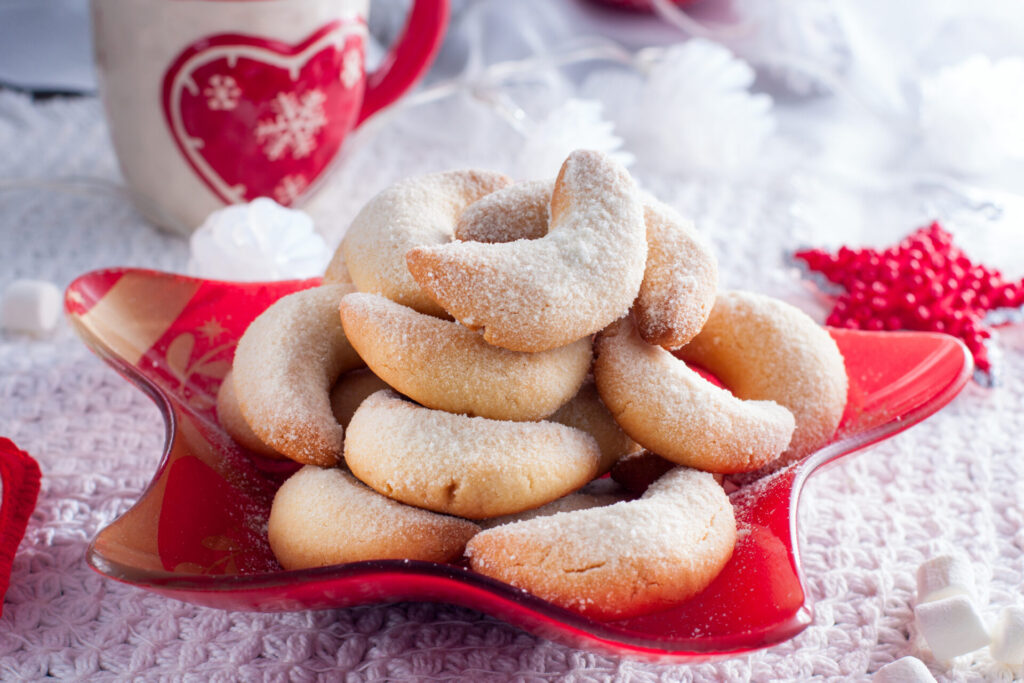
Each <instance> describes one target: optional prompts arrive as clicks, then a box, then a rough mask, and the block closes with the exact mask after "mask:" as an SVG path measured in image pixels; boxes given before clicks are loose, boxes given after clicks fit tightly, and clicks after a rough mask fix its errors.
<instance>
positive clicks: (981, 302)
mask: <svg viewBox="0 0 1024 683" xmlns="http://www.w3.org/2000/svg"><path fill="white" fill-rule="evenodd" d="M794 257H795V258H797V259H799V260H801V261H803V262H804V263H806V264H807V268H808V269H810V270H811V271H815V272H818V273H821V274H822V275H823V276H824V277H825V278H826V279H827V280H828V281H830V282H833V283H835V284H837V285H840V286H841V287H842V289H843V290H844V291H843V292H842V293H841V294H839V295H838V296H837V297H836V300H835V305H834V307H833V309H832V313H831V314H830V315H829V317H828V319H827V320H826V324H828V325H832V326H834V327H845V328H848V329H860V330H874V331H878V330H920V331H927V332H943V333H945V334H951V335H953V336H955V337H959V338H960V339H961V340H962V341H963V342H964V343H965V344H966V345H967V348H968V349H970V351H971V355H972V356H973V357H974V364H975V367H976V368H977V369H978V370H979V371H981V372H983V373H988V372H990V371H991V369H992V361H991V359H990V358H989V350H988V348H987V347H986V340H987V339H989V338H990V337H991V335H992V333H991V330H990V326H989V325H988V324H986V321H985V318H986V316H987V315H988V314H989V313H990V312H991V311H994V310H997V309H1017V308H1020V307H1021V305H1024V280H1019V281H1016V282H1009V281H1007V280H1006V279H1005V278H1004V277H1003V275H1002V273H1000V272H999V271H998V270H995V269H993V268H988V267H986V266H983V265H980V264H977V263H974V262H973V261H971V259H970V258H968V257H967V255H966V254H964V253H963V251H961V250H960V249H959V248H958V247H957V246H955V245H954V244H953V236H952V235H950V234H949V233H948V232H947V231H945V230H943V229H942V227H941V226H940V225H939V224H938V223H932V224H931V225H929V226H928V227H925V228H921V229H919V230H917V231H915V232H913V233H911V234H910V235H908V236H907V237H906V238H904V239H903V241H902V242H900V243H899V244H897V245H895V246H891V247H887V248H885V249H850V248H849V247H841V248H840V249H839V251H837V252H835V253H834V254H830V253H828V252H826V251H823V250H821V249H809V250H805V251H798V252H796V253H795V254H794Z"/></svg>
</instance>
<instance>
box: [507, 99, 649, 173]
mask: <svg viewBox="0 0 1024 683" xmlns="http://www.w3.org/2000/svg"><path fill="white" fill-rule="evenodd" d="M621 147H622V138H620V137H618V136H617V135H615V124H614V123H612V122H611V121H607V120H605V119H604V117H603V116H602V106H601V103H600V102H597V101H595V100H584V99H576V98H572V99H569V100H566V101H565V102H564V103H563V104H562V105H560V106H559V107H557V108H555V109H554V110H552V111H551V112H550V113H549V114H548V115H547V116H546V117H545V118H544V119H543V120H541V121H539V122H538V123H537V124H535V125H534V126H533V127H531V128H530V129H529V130H528V131H527V133H526V140H525V141H524V142H523V145H522V148H521V149H520V151H519V155H518V158H517V160H516V173H517V174H518V176H519V177H520V178H524V179H540V178H553V177H554V176H556V175H557V174H558V169H559V168H560V167H561V165H562V162H563V161H565V158H566V157H568V156H569V153H570V152H572V151H573V150H576V149H593V150H597V151H600V152H604V153H606V154H608V155H609V156H611V157H612V158H613V159H615V160H616V161H618V162H619V163H621V164H623V165H624V166H628V165H629V164H631V163H633V155H632V154H629V153H628V152H624V151H622V150H621Z"/></svg>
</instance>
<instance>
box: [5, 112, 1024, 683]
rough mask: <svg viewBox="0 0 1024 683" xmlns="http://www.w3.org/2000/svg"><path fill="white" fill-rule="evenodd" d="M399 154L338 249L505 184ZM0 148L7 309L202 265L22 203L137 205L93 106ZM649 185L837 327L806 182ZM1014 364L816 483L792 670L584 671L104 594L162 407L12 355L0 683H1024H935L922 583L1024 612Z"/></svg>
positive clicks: (977, 660) (397, 132) (390, 154)
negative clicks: (806, 265)
mask: <svg viewBox="0 0 1024 683" xmlns="http://www.w3.org/2000/svg"><path fill="white" fill-rule="evenodd" d="M387 136H388V138H389V139H388V140H387V144H386V145H385V144H383V143H375V145H376V146H377V147H378V148H380V149H379V150H378V151H377V152H375V155H374V157H373V159H374V161H373V163H372V164H370V163H367V162H366V161H365V160H364V161H362V162H360V163H357V162H358V160H353V164H355V166H354V170H353V172H351V173H349V172H345V173H343V174H341V175H339V176H338V177H337V178H336V180H335V182H333V184H332V187H331V188H329V191H330V192H334V193H335V195H334V197H333V198H332V201H333V202H335V210H336V211H337V212H338V213H339V214H343V215H342V216H341V217H340V218H339V219H338V222H337V223H336V224H333V225H331V226H325V227H326V232H327V233H328V234H329V235H330V236H332V237H334V238H337V236H338V235H339V234H340V231H341V230H343V226H344V221H343V219H344V218H346V217H348V216H351V215H352V213H354V211H355V210H356V209H357V208H358V206H359V205H360V204H361V202H362V201H364V200H365V199H366V198H367V197H368V196H369V195H370V193H372V192H373V191H375V190H376V189H378V188H379V187H381V186H383V185H384V184H386V183H387V182H389V181H390V180H392V179H394V178H396V177H398V176H401V175H405V174H408V173H413V172H416V171H418V170H421V167H422V168H439V167H445V166H452V165H464V164H466V163H469V162H473V163H486V162H487V160H488V155H490V156H491V157H492V158H491V161H492V162H494V163H495V164H496V165H500V164H498V161H497V156H496V155H498V154H500V152H501V150H500V148H499V149H494V148H486V147H485V146H482V144H476V143H474V144H476V146H474V144H470V145H469V149H468V150H467V149H463V150H451V151H449V152H448V153H447V156H446V155H445V154H443V153H440V152H437V151H436V150H432V149H430V148H429V147H427V146H426V145H427V143H425V142H424V141H423V140H422V139H417V138H415V136H414V135H413V134H412V133H409V132H408V131H406V130H405V129H404V128H403V127H402V126H401V125H400V122H399V123H396V124H395V125H393V126H392V128H391V129H389V130H388V132H387ZM499 147H500V146H499ZM0 150H2V152H0V254H2V255H3V259H4V268H3V269H2V270H0V287H4V286H6V285H7V284H8V283H9V282H11V281H12V280H14V279H16V278H22V277H30V278H42V279H48V280H52V281H54V282H56V283H57V284H58V285H60V286H66V285H67V284H68V283H69V282H70V280H71V279H72V278H73V277H74V276H76V275H78V274H80V273H82V272H84V271H87V270H90V269H93V268H97V267H101V266H108V265H131V266H144V267H153V268H158V269H164V270H181V269H182V268H183V267H184V264H185V260H186V256H187V247H186V243H185V242H184V241H183V240H181V239H179V238H177V237H174V236H170V235H167V234H162V233H159V232H157V231H155V230H154V229H152V228H150V227H148V226H147V225H146V224H145V223H144V222H143V221H142V220H141V218H140V217H139V215H138V214H137V213H136V212H135V211H134V210H133V209H132V207H131V205H130V203H129V202H128V201H127V199H126V198H125V197H124V196H123V195H121V194H118V193H116V192H113V193H112V192H109V191H107V190H106V189H103V186H100V185H97V184H95V183H83V182H64V183H62V184H60V185H59V186H55V185H52V184H43V183H35V184H33V183H27V184H25V183H18V184H12V183H11V182H10V180H9V179H31V178H36V179H42V180H46V181H52V180H54V179H57V178H65V179H66V178H70V177H72V176H81V177H88V178H91V179H97V178H98V179H105V180H108V181H110V182H111V183H112V184H116V183H118V182H119V177H118V173H117V170H116V164H115V160H114V158H113V153H112V150H111V148H110V146H109V142H108V139H107V136H106V131H105V128H104V125H103V122H102V116H101V112H100V107H99V104H98V102H97V101H95V100H94V99H89V98H86V99H79V100H72V101H63V100H52V101H47V102H42V103H33V102H32V101H30V100H29V99H28V98H26V97H24V96H20V95H14V94H11V93H4V92H0ZM456 155H458V156H456ZM364 156H365V155H364ZM643 180H644V182H645V184H646V186H647V187H648V188H649V189H651V190H652V191H654V192H655V193H656V194H657V195H659V196H660V197H661V198H662V199H663V200H665V201H666V202H669V203H671V204H674V205H675V206H677V207H678V208H680V209H682V210H684V211H685V212H687V213H689V214H690V215H692V216H694V218H695V219H697V222H698V225H699V226H701V228H702V230H704V231H705V232H706V233H707V234H709V235H711V236H712V237H713V240H714V243H715V246H716V248H717V251H718V254H719V257H720V260H721V268H722V280H723V284H724V285H726V286H730V287H747V288H752V289H758V290H761V291H767V292H770V293H774V294H779V295H783V296H786V297H789V298H790V299H796V300H799V301H800V303H801V304H802V305H805V307H808V309H809V310H812V312H813V313H814V314H816V315H820V314H821V311H820V310H817V309H813V308H812V307H809V306H808V304H809V303H810V301H809V299H807V298H806V297H804V298H802V299H801V298H800V296H801V293H802V292H804V291H805V290H804V288H803V287H802V286H801V285H800V284H799V283H798V279H797V276H796V275H795V274H794V273H793V272H792V271H791V270H790V269H789V268H787V267H786V265H785V262H784V259H783V256H782V255H783V253H784V252H785V251H791V250H792V249H793V248H795V247H797V246H799V244H800V243H801V242H814V243H826V238H827V239H828V241H830V242H831V243H835V242H836V241H843V240H842V239H841V236H838V237H836V236H829V235H827V233H825V232H822V231H823V230H825V229H826V227H827V226H807V225H801V224H800V223H799V222H798V221H796V219H795V218H794V215H793V213H792V211H791V210H792V208H793V206H794V202H795V201H797V200H798V199H799V197H797V196H796V195H795V194H794V190H793V187H792V186H791V185H790V184H788V183H787V181H786V180H785V179H782V180H779V181H777V182H776V183H773V184H766V183H763V182H762V183H758V184H753V185H747V186H741V185H729V184H725V183H722V184H703V185H696V184H679V183H678V182H677V183H669V182H668V181H667V179H660V178H658V177H657V176H654V175H651V174H647V175H646V177H643ZM339 207H340V208H339ZM794 226H796V227H795V228H794ZM905 227H906V230H907V231H909V230H910V229H912V228H913V227H916V226H914V225H907V226H905ZM899 236H900V235H896V234H893V235H890V239H896V238H898V237H899ZM999 343H1000V344H1001V346H1002V348H1003V350H1004V353H1005V356H1004V361H1003V362H1004V368H1003V369H1004V372H1003V383H1002V385H1001V386H999V387H997V388H995V389H991V390H986V389H981V388H979V387H978V386H976V385H973V384H972V385H970V386H969V387H968V388H967V390H965V391H964V393H963V394H961V395H960V396H959V397H958V398H957V399H956V400H955V401H954V402H953V403H952V405H950V406H949V407H948V408H946V409H945V410H943V411H941V412H940V413H939V414H938V415H936V416H934V417H933V418H931V419H929V420H928V421H926V422H925V423H923V424H921V425H919V426H917V427H914V428H912V429H911V430H909V431H908V432H905V433H903V434H901V435H899V436H897V437H895V438H893V439H892V440H890V441H887V442H885V443H882V444H880V445H878V446H876V447H874V448H873V449H871V450H870V451H869V452H866V453H864V454H863V455H861V456H859V457H856V458H851V459H849V460H847V461H845V462H843V463H841V464H840V465H839V466H837V467H834V468H831V469H829V470H827V471H825V472H821V473H819V474H817V475H816V476H814V477H813V478H812V479H811V481H810V483H809V485H808V486H807V488H806V490H805V493H804V496H803V505H802V506H801V509H800V547H801V551H802V561H803V566H804V570H805V573H806V577H807V580H808V589H809V593H810V598H811V600H812V601H813V603H814V609H815V617H814V623H813V624H812V625H811V626H810V627H809V628H807V630H805V631H804V632H803V633H801V634H800V635H799V636H797V637H796V638H794V639H792V640H791V641H789V642H787V643H785V644H782V645H780V646H778V647H775V648H772V649H771V650H767V651H760V652H755V653H752V654H749V655H745V656H740V657H735V658H733V659H729V660H726V661H722V662H718V663H711V664H701V665H693V666H686V665H665V664H658V665H655V664H647V663H639V662H634V661H629V660H624V659H615V658H611V657H606V656H601V655H596V654H591V653H588V652H582V651H577V650H573V649H571V648H568V647H565V646H562V645H557V644H553V643H551V642H547V641H544V640H542V639H539V638H536V637H534V636H531V635H528V634H526V633H524V632H522V631H520V630H518V629H516V628H514V627H511V626H508V625H506V624H504V623H502V622H500V621H498V620H496V619H493V618H491V617H488V616H485V615H482V614H479V613H476V612H473V611H472V610H468V609H462V608H456V607H450V606H446V605H435V604H409V603H405V604H397V605H387V606H367V607H360V608H355V609H345V610H333V611H322V612H298V613H292V614H274V615H266V614H249V613H231V612H224V611H218V610H214V609H208V608H203V607H197V606H193V605H190V604H184V603H180V602H176V601H173V600H168V599H166V598H163V597H160V596H158V595H155V594H150V593H147V592H144V591H141V590H139V589H136V588H133V587H130V586H126V585H121V584H117V583H115V582H113V581H110V580H107V579H104V578H103V577H101V576H99V575H97V574H96V573H94V572H93V571H92V570H90V569H89V568H88V567H87V566H86V564H85V561H84V557H83V556H84V552H85V548H86V545H87V543H88V541H89V539H90V538H91V537H92V536H93V535H94V534H95V533H96V532H97V531H98V530H99V529H100V528H101V527H103V526H104V525H106V524H109V523H110V522H111V521H112V520H113V519H114V518H115V517H117V516H118V515H119V514H121V513H123V512H124V511H125V510H126V509H127V508H128V507H129V506H130V505H131V504H132V502H133V501H134V500H135V499H136V497H137V496H138V495H139V493H140V491H141V490H142V489H143V487H144V486H145V485H146V483H147V482H148V480H149V477H150V475H151V473H152V472H153V470H154V468H155V466H156V464H157V460H158V458H159V455H160V452H161V448H162V441H163V435H164V426H163V424H162V422H161V420H160V417H159V415H158V413H157V410H156V409H155V407H154V406H153V405H152V404H151V403H150V402H149V400H148V399H147V398H145V397H144V396H143V394H142V393H140V392H139V391H137V390H136V389H135V388H133V387H132V386H130V385H129V384H128V383H127V382H125V381H124V380H123V379H122V378H120V377H119V376H118V375H116V374H115V373H114V372H113V371H112V370H111V369H109V368H107V367H106V366H105V365H104V364H103V363H101V362H100V361H99V360H98V359H97V358H95V357H93V356H92V355H91V354H90V353H89V352H88V351H87V350H86V348H85V347H84V345H83V344H81V343H80V342H79V341H78V340H77V339H76V338H75V337H74V335H73V334H72V332H71V331H70V330H69V329H68V327H67V326H66V325H65V326H63V327H62V328H61V329H60V330H59V331H58V333H57V334H56V335H55V336H53V337H52V338H47V339H42V340H36V339H30V338H26V337H22V336H15V335H10V334H7V335H4V336H2V337H0V435H4V436H7V437H10V438H11V439H13V440H14V441H15V442H16V443H17V444H18V445H19V446H20V447H21V448H23V449H25V450H27V451H28V452H30V453H31V454H32V455H34V456H35V457H36V458H37V459H38V460H39V462H40V464H41V466H42V469H43V484H42V492H41V494H40V498H39V504H38V507H37V509H36V512H35V514H34V515H33V517H32V519H31V522H30V524H29V529H28V534H27V536H26V538H25V540H24V542H23V543H22V545H21V548H20V551H19V555H18V557H17V560H16V562H15V565H14V571H13V575H12V577H11V588H10V591H9V592H8V594H7V597H6V601H5V604H4V608H3V616H2V618H0V679H4V680H21V679H37V678H40V677H43V676H56V677H58V678H61V679H66V680H75V679H90V680H105V679H128V678H132V679H138V678H141V679H147V680H148V679H165V678H166V679H187V680H207V679H211V680H264V679H271V680H292V679H294V680H311V679H324V680H337V679H341V678H343V677H344V678H345V680H352V681H361V680H381V679H388V680H452V679H454V680H466V681H476V680H485V679H487V680H549V679H567V680H640V681H648V680H651V681H653V680H671V681H677V680H681V681H690V680H697V681H710V680H736V681H739V680H757V681H767V680H794V679H802V680H812V679H813V680H848V679H858V678H866V677H868V676H869V675H870V674H871V673H872V672H874V671H876V670H877V669H878V668H879V667H881V666H883V665H884V664H886V663H888V662H890V661H892V660H894V659H897V658H899V657H901V656H904V655H908V654H912V655H917V656H919V657H921V658H922V659H924V661H925V662H926V663H928V665H929V667H930V668H931V670H932V671H933V672H934V673H935V675H936V677H937V678H938V679H939V680H1011V679H1012V678H1013V676H1014V674H1017V675H1020V674H1021V671H1020V670H1017V671H1011V670H1010V669H1006V668H1003V667H1001V666H1000V665H997V664H995V663H993V662H992V660H991V659H989V657H988V655H987V651H980V652H979V653H976V654H975V655H973V656H966V657H963V658H961V659H960V660H957V661H956V662H955V663H953V664H952V665H949V664H943V663H938V662H935V661H934V660H933V659H932V658H931V656H930V654H929V653H928V651H927V649H925V648H924V646H923V644H922V642H921V641H920V639H919V638H918V636H917V633H916V631H915V628H914V625H913V623H912V606H913V601H914V572H915V570H916V568H917V566H918V565H919V564H920V563H921V562H922V561H923V560H925V559H927V558H928V557H929V556H931V555H933V554H936V553H938V552H940V551H943V550H948V549H957V550H960V551H963V552H965V553H966V554H967V556H968V557H969V558H970V559H971V560H972V562H973V564H974V568H975V570H976V572H977V573H978V575H979V577H980V584H981V586H982V587H983V590H982V593H983V594H982V596H981V600H982V604H983V605H985V614H986V616H987V617H989V618H992V617H993V616H994V615H995V614H996V613H997V612H998V610H999V609H1000V608H1002V607H1003V606H1006V605H1012V604H1021V603H1024V598H1022V597H1021V594H1020V587H1021V585H1022V581H1024V486H1022V485H1021V481H1022V477H1024V471H1022V470H1024V465H1022V461H1024V457H1022V452H1021V446H1019V445H1018V444H1019V443H1020V434H1021V433H1024V411H1022V410H1021V405H1022V402H1024V328H1022V327H1020V326H1018V327H1017V328H1016V329H1013V328H1010V329H1008V330H1005V331H1004V332H1003V334H1002V335H1001V338H1000V340H999Z"/></svg>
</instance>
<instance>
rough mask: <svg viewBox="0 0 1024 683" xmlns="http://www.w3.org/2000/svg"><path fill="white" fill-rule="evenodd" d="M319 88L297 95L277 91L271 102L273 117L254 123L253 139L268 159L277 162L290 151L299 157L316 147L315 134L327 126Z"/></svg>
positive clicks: (311, 151)
mask: <svg viewBox="0 0 1024 683" xmlns="http://www.w3.org/2000/svg"><path fill="white" fill-rule="evenodd" d="M326 100H327V97H326V95H324V94H323V93H322V92H321V91H319V90H310V91H308V92H304V93H302V95H301V96H296V95H295V94H294V93H278V94H277V97H275V98H274V101H273V102H272V103H271V104H270V106H271V108H272V109H273V111H274V114H275V116H274V118H272V119H265V120H263V121H260V122H259V124H258V125H257V126H256V140H257V142H259V143H260V144H261V145H263V152H264V154H266V155H267V158H268V159H270V160H271V161H277V160H278V159H280V158H281V157H283V156H284V155H285V153H287V152H288V151H289V150H291V154H292V158H294V159H302V158H304V157H307V156H309V155H310V154H312V153H313V151H314V150H315V149H316V137H317V135H318V134H319V133H320V130H321V129H322V128H323V127H324V126H326V125H327V113H326V112H325V111H324V102H325V101H326Z"/></svg>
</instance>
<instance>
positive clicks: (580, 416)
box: [548, 381, 643, 477]
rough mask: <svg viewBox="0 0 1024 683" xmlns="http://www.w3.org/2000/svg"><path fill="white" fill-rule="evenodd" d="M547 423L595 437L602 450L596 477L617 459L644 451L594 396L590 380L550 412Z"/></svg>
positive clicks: (593, 388) (597, 397)
mask: <svg viewBox="0 0 1024 683" xmlns="http://www.w3.org/2000/svg"><path fill="white" fill-rule="evenodd" d="M548 420H550V421H551V422H557V423H559V424H563V425H565V426H566V427H574V428H576V429H579V430H581V431H584V432H586V433H587V434H590V435H591V436H592V437H594V439H595V440H596V441H597V445H598V447H599V448H600V449H601V464H600V466H599V467H598V468H597V475H596V476H598V477H600V476H601V475H603V474H605V473H606V472H608V471H609V470H611V468H612V466H613V465H614V464H615V463H616V462H618V460H619V459H620V458H622V457H625V456H627V455H630V454H631V453H638V452H640V451H641V450H643V447H642V446H640V444H638V443H637V442H636V441H633V439H631V438H629V436H628V435H627V434H626V433H625V432H624V431H622V428H621V427H619V425H618V423H617V422H615V418H614V417H612V414H611V413H610V412H608V408H606V407H605V405H604V403H603V402H602V401H601V397H600V396H598V395H597V387H595V386H594V383H593V382H592V381H587V382H584V383H583V386H582V387H580V390H579V391H578V392H577V393H576V395H575V396H573V397H572V400H571V401H569V402H568V403H566V404H565V405H564V406H562V407H561V408H559V409H558V410H556V411H555V412H553V413H552V414H551V416H550V417H548Z"/></svg>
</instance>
